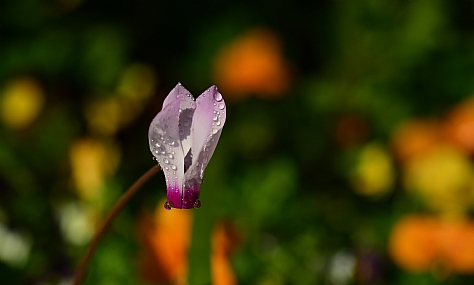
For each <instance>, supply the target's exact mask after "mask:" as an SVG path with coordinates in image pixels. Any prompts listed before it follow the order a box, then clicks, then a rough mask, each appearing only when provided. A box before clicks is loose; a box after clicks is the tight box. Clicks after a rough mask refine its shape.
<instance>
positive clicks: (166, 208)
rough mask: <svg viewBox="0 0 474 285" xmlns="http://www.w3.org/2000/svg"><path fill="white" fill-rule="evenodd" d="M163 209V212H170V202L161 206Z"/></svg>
mask: <svg viewBox="0 0 474 285" xmlns="http://www.w3.org/2000/svg"><path fill="white" fill-rule="evenodd" d="M163 208H165V210H168V211H169V210H171V205H170V202H168V201H166V202H165V204H164V205H163Z"/></svg>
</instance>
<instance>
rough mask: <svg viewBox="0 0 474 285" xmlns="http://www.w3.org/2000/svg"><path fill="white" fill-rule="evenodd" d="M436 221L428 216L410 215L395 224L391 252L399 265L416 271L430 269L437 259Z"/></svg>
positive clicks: (391, 237) (391, 239) (391, 238)
mask: <svg viewBox="0 0 474 285" xmlns="http://www.w3.org/2000/svg"><path fill="white" fill-rule="evenodd" d="M435 230H436V223H435V221H434V219H433V218H431V217H426V216H416V215H413V216H408V217H405V218H403V219H401V220H400V221H398V223H397V224H396V225H395V226H394V228H393V230H392V233H391V235H390V241H389V253H390V255H391V257H392V259H393V260H394V261H395V263H397V264H398V265H399V266H401V267H403V268H405V269H407V270H409V271H414V272H419V271H424V270H427V269H429V267H430V266H431V264H432V263H433V262H434V260H435V259H436V255H437V249H436V241H435V237H434V234H433V233H434V232H435Z"/></svg>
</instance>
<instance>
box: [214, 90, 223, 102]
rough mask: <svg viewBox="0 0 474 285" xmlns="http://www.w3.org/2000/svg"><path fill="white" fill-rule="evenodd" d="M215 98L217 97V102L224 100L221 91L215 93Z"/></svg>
mask: <svg viewBox="0 0 474 285" xmlns="http://www.w3.org/2000/svg"><path fill="white" fill-rule="evenodd" d="M214 99H215V100H216V101H217V102H220V101H222V95H221V93H219V92H216V93H214Z"/></svg>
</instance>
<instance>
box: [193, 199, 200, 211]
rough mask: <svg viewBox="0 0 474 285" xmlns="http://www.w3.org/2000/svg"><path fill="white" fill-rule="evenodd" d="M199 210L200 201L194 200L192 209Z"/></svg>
mask: <svg viewBox="0 0 474 285" xmlns="http://www.w3.org/2000/svg"><path fill="white" fill-rule="evenodd" d="M199 208H201V201H199V200H196V202H195V203H194V209H199Z"/></svg>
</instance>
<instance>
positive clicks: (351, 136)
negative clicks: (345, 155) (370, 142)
mask: <svg viewBox="0 0 474 285" xmlns="http://www.w3.org/2000/svg"><path fill="white" fill-rule="evenodd" d="M368 134H369V126H368V125H367V122H366V121H365V120H364V119H363V118H362V117H360V116H358V115H351V114H345V115H343V116H341V117H340V118H338V120H337V122H336V131H335V137H336V142H337V143H338V145H340V146H341V147H345V148H350V147H352V146H357V145H359V144H360V143H363V142H364V141H365V140H366V139H367V137H368Z"/></svg>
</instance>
